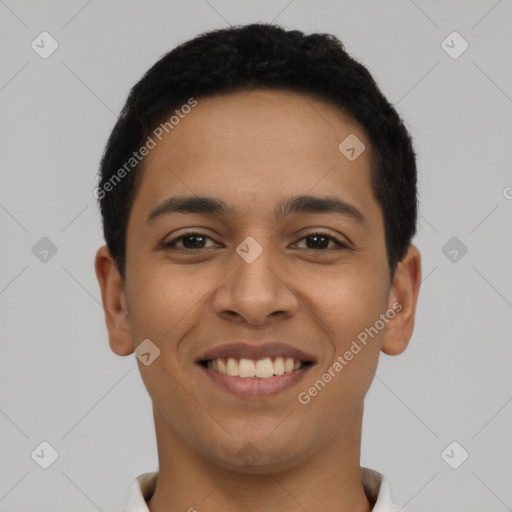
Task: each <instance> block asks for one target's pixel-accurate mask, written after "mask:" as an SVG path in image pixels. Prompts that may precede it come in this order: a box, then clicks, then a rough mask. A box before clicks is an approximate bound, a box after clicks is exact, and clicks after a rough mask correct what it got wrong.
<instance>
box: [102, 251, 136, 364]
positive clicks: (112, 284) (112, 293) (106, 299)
mask: <svg viewBox="0 0 512 512" xmlns="http://www.w3.org/2000/svg"><path fill="white" fill-rule="evenodd" d="M94 269H95V271H96V277H97V279H98V283H99V285H100V288H101V300H102V302H103V310H104V312H105V323H106V324H107V330H108V339H109V344H110V348H111V349H112V351H113V352H114V353H116V354H117V355H119V356H127V355H129V354H132V353H133V351H134V347H133V340H132V336H131V330H130V322H129V316H128V304H127V301H126V296H125V292H124V285H123V280H122V278H121V275H120V274H119V271H118V270H117V265H116V263H115V260H114V259H113V258H112V256H111V254H110V251H109V250H108V248H107V246H106V245H103V246H102V247H100V248H99V249H98V251H97V252H96V258H95V260H94Z"/></svg>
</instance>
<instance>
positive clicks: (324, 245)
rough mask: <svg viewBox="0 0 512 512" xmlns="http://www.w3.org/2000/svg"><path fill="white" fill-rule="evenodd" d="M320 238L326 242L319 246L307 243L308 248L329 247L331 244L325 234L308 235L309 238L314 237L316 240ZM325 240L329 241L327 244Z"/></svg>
mask: <svg viewBox="0 0 512 512" xmlns="http://www.w3.org/2000/svg"><path fill="white" fill-rule="evenodd" d="M319 238H320V239H323V240H324V243H321V244H320V246H321V247H319V244H313V247H311V246H310V245H311V244H309V243H307V246H308V249H319V248H324V247H327V246H328V245H329V240H328V238H327V237H326V236H324V235H310V236H308V237H307V240H312V239H314V240H317V241H318V239H319ZM325 241H327V244H326V243H325Z"/></svg>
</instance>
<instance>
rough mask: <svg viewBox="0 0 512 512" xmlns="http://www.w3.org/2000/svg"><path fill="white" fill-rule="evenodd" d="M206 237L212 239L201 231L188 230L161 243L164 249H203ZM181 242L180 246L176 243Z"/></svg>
mask: <svg viewBox="0 0 512 512" xmlns="http://www.w3.org/2000/svg"><path fill="white" fill-rule="evenodd" d="M206 239H209V240H212V239H211V238H210V237H209V236H206V235H204V234H202V233H196V232H190V233H185V234H183V235H181V236H179V237H177V238H175V239H174V240H171V241H170V242H167V243H165V244H164V245H163V248H164V249H178V250H183V251H193V250H194V249H203V248H204V247H203V244H204V242H205V240H206ZM179 242H182V246H181V247H180V246H179V245H177V244H178V243H179Z"/></svg>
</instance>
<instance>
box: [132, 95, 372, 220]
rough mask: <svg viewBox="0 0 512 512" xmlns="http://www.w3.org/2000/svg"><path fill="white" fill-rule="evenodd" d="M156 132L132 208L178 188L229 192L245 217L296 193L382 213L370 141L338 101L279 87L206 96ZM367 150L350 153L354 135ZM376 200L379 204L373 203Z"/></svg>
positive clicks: (145, 208) (140, 209)
mask: <svg viewBox="0 0 512 512" xmlns="http://www.w3.org/2000/svg"><path fill="white" fill-rule="evenodd" d="M197 101H198V104H197V106H196V107H194V108H193V109H192V110H191V111H190V112H189V113H188V114H186V115H183V116H182V117H180V120H179V123H178V124H175V125H173V127H172V129H168V133H165V132H164V134H163V136H162V140H161V141H158V140H156V142H157V144H156V147H154V149H152V150H151V151H150V153H149V154H148V155H147V156H146V157H145V160H144V165H143V176H142V180H141V186H140V187H139V190H138V193H137V196H136V200H135V203H134V206H133V209H132V213H133V212H135V211H137V214H141V215H142V214H144V213H145V214H146V215H147V213H148V212H149V211H150V210H151V208H154V206H155V204H157V203H159V202H161V201H163V200H165V199H166V198H167V197H169V196H171V195H187V196H190V195H201V196H206V195H207V196H215V197H222V198H223V199H224V200H225V201H226V202H227V203H229V204H230V205H233V207H234V210H235V211H236V212H237V214H238V217H239V218H241V216H244V215H246V216H247V217H248V218H255V217H254V215H256V214H257V215H262V214H263V212H264V211H267V210H268V213H269V215H273V214H274V210H275V205H276V204H277V203H279V202H281V201H282V199H283V197H284V196H286V197H289V196H291V195H301V194H310V195H313V194H315V195H333V194H335V195H337V196H339V197H340V198H342V199H343V200H344V201H346V202H349V203H352V204H354V203H355V204H358V205H359V206H358V208H359V209H363V210H367V211H368V215H369V216H371V215H372V210H373V213H374V214H376V215H378V214H379V212H378V209H377V210H375V208H376V207H377V205H376V204H375V202H374V201H373V194H372V191H371V186H370V174H369V168H370V151H369V141H368V140H367V138H366V135H365V133H364V131H363V130H362V128H361V127H360V126H359V125H358V124H357V123H356V122H355V121H354V120H353V119H352V118H351V117H350V116H349V115H347V114H345V113H343V112H342V111H340V110H339V109H338V108H336V107H335V106H334V105H331V104H329V103H327V102H322V101H320V100H318V99H315V98H313V97H311V96H309V95H305V94H297V93H293V92H287V91H278V90H275V91H274V90H255V91H241V92H237V93H231V94H223V95H217V96H212V97H207V98H204V99H201V98H199V99H198V100H197ZM354 135H355V136H356V137H357V138H358V139H360V140H361V141H362V142H363V143H364V144H365V146H366V148H367V150H365V151H363V153H362V154H361V155H360V156H359V157H358V158H357V159H356V160H354V161H350V160H348V159H347V158H346V156H344V155H343V154H342V153H341V152H340V150H339V148H338V147H339V145H340V143H341V142H342V141H343V140H345V139H346V138H347V137H348V136H354ZM372 201H373V204H372Z"/></svg>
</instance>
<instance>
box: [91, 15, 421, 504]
mask: <svg viewBox="0 0 512 512" xmlns="http://www.w3.org/2000/svg"><path fill="white" fill-rule="evenodd" d="M95 194H96V196H97V197H98V199H99V201H100V207H101V213H102V217H103V228H104V235H105V240H106V245H105V246H103V247H101V248H100V249H99V250H98V252H97V255H96V260H95V269H96V275H97V277H98V281H99V284H100V287H101V293H102V300H103V305H104V310H105V319H106V324H107V329H108V336H109V342H110V347H111V349H112V350H113V351H114V352H115V353H116V354H118V355H120V356H126V355H129V354H132V353H133V352H134V351H135V353H136V356H137V359H138V361H139V369H140V372H141V376H142V379H143V381H144V384H145V386H146V389H147V391H148V393H149V395H150V397H151V400H152V403H153V413H154V421H155V431H156V438H157V445H158V457H159V469H158V472H156V471H155V472H151V473H145V474H143V475H140V476H139V477H138V478H137V479H136V480H135V482H134V484H133V487H132V493H131V495H130V500H129V504H128V507H127V509H126V511H127V512H136V511H137V512H141V511H148V510H150V511H151V512H175V511H187V510H189V511H193V510H197V511H200V512H202V511H208V512H217V511H224V512H231V511H239V510H252V511H266V512H269V511H283V510H286V511H304V510H307V511H309V512H313V511H320V510H322V511H323V512H331V511H340V510H350V511H352V512H363V511H366V512H367V511H370V510H373V511H374V512H386V511H391V510H398V508H396V507H395V506H394V505H393V503H392V501H391V498H390V493H389V488H388V484H387V482H386V480H385V479H384V477H383V476H382V475H380V474H379V473H377V472H375V471H372V470H370V469H367V468H361V467H360V443H361V425H362V416H363V403H364V397H365V394H366V392H367V390H368V388H369V386H370V384H371V382H372V379H373V376H374V373H375V371H376V368H377V363H378V358H379V353H380V351H383V352H385V353H386V354H390V355H396V354H400V353H402V352H403V351H404V350H405V348H406V347H407V344H408V342H409V340H410V338H411V336H412V332H413V328H414V317H415V310H416V304H417V298H418V291H419V285H420V279H421V258H420V253H419V251H418V249H417V248H416V247H415V246H414V245H411V241H412V238H413V237H414V235H415V232H416V216H417V191H416V165H415V154H414V151H413V147H412V142H411V139H410V136H409V134H408V133H407V130H406V129H405V127H404V125H403V123H402V121H401V120H400V117H399V116H398V114H397V113H396V111H395V110H394V109H393V107H392V106H391V105H390V104H389V102H388V101H387V100H386V99H385V98H384V96H383V95H382V93H381V92H380V91H379V89H378V87H377V85H376V84H375V82H374V80H373V79H372V77H371V76H370V74H369V72H368V71H367V70H366V69H365V68H364V67H363V66H362V65H361V64H359V63H358V62H356V61H355V60H354V59H352V58H351V57H350V56H349V55H348V54H347V53H346V52H345V50H344V48H343V45H342V44H341V42H340V41H339V40H338V39H336V38H335V37H334V36H330V35H326V34H312V35H304V34H303V33H301V32H299V31H286V30H284V29H282V28H280V27H278V26H275V25H265V24H253V25H248V26H242V27H233V28H228V29H223V30H216V31H212V32H209V33H205V34H202V35H200V36H198V37H197V38H195V39H193V40H191V41H189V42H186V43H184V44H182V45H180V46H178V47H177V48H175V49H174V50H173V51H171V52H170V53H168V54H167V55H165V56H164V57H162V58H161V59H160V60H159V61H158V62H157V63H156V64H155V65H154V66H153V67H152V68H151V69H150V70H149V71H148V72H147V73H146V74H145V75H144V77H143V78H142V79H141V80H140V81H139V82H138V83H137V84H136V85H135V86H134V87H133V89H132V90H131V92H130V95H129V97H128V100H127V102H126V105H125V107H124V109H123V111H122V113H121V116H120V118H119V121H118V122H117V124H116V126H115V128H114V130H113V132H112V134H111V136H110V139H109V141H108V144H107V147H106V149H105V153H104V155H103V159H102V162H101V169H100V182H99V186H98V188H97V189H96V191H95Z"/></svg>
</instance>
